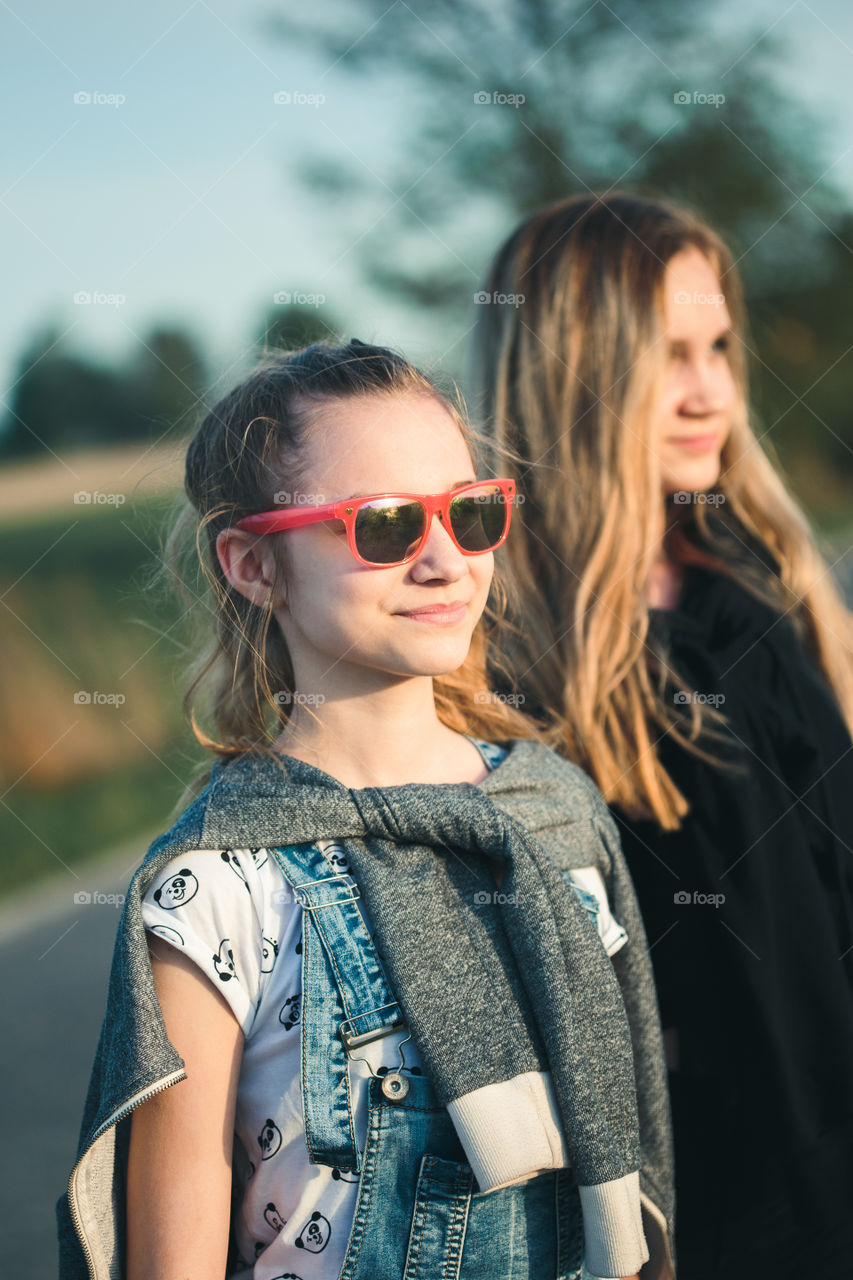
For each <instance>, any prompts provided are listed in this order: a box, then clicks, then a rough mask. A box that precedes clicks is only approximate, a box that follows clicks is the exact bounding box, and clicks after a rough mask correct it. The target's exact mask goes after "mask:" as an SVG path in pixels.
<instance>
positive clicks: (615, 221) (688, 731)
mask: <svg viewBox="0 0 853 1280" xmlns="http://www.w3.org/2000/svg"><path fill="white" fill-rule="evenodd" d="M691 247H694V248H696V249H698V250H699V251H700V252H701V253H702V254H704V256H705V257H706V258H707V259H708V261H709V262H710V264H711V265H712V267H713V268H714V270H715V271H716V274H717V277H718V279H719V280H720V281H721V284H722V287H723V288H724V290H725V298H726V304H727V307H728V310H729V313H730V316H731V320H732V333H731V341H730V343H729V360H730V363H731V368H732V374H733V378H734V381H735V384H736V387H737V407H736V410H735V412H734V413H733V416H732V422H731V430H730V433H729V437H728V439H727V441H726V443H725V446H724V448H723V451H722V458H721V464H722V465H721V475H720V479H719V482H718V484H717V485H716V486H715V491H716V492H719V493H720V494H721V495H723V497H722V500H721V501H720V502H719V504H718V505H714V504H711V503H706V504H702V505H699V504H693V505H691V506H689V507H688V506H682V507H672V506H670V507H669V509H668V511H667V510H666V509H665V508H664V505H663V503H662V499H661V493H662V486H661V476H660V471H659V465H658V463H657V460H656V458H655V454H654V450H653V449H652V448H651V447H650V444H651V440H652V429H653V425H654V415H655V412H656V405H657V403H658V395H659V389H660V386H661V378H662V375H663V369H664V362H665V359H666V355H667V352H666V343H665V342H664V341H663V281H664V274H665V272H666V268H667V265H668V263H669V261H670V259H671V258H672V257H673V256H674V255H675V254H677V253H679V252H680V251H682V250H684V249H687V248H691ZM483 289H484V293H485V294H486V295H488V296H489V297H490V299H491V300H492V301H491V304H490V305H481V306H479V307H478V308H477V310H478V323H477V328H476V335H475V343H474V378H475V390H476V392H477V393H479V397H480V402H481V404H480V408H481V410H482V416H483V419H484V422H485V426H486V430H487V432H488V434H489V435H490V437H491V438H492V439H493V440H495V442H496V443H497V444H499V445H500V446H501V447H502V448H504V449H506V450H511V451H512V453H513V454H514V455H515V456H516V457H517V459H518V462H517V464H516V467H515V475H516V479H517V482H518V486H519V493H520V495H521V496H522V499H523V505H522V506H521V507H520V509H519V514H520V516H521V517H522V518H521V519H519V520H518V521H517V525H518V527H517V528H516V530H515V537H514V539H513V542H512V546H511V547H510V548H509V552H508V557H509V561H510V566H511V569H512V570H513V573H514V576H515V578H516V580H517V583H518V591H519V593H520V596H519V598H520V609H521V615H520V616H521V618H523V624H524V625H523V627H522V628H520V629H519V630H518V631H517V632H515V633H513V636H512V647H511V653H510V654H509V655H508V656H509V657H510V658H511V663H512V666H513V668H514V671H515V679H516V681H517V682H519V683H520V684H521V685H522V686H523V687H525V688H527V689H528V690H530V691H531V693H532V695H533V697H534V699H535V701H536V702H538V704H539V705H540V706H541V707H542V709H543V710H544V711H546V712H547V713H548V714H549V715H550V716H551V717H552V720H553V722H554V724H555V725H556V727H557V729H558V731H559V735H560V738H561V744H562V745H561V749H563V750H564V751H565V752H566V754H567V755H568V756H569V757H570V758H571V759H573V760H575V761H576V762H577V763H578V764H580V765H581V766H582V767H583V768H585V769H586V770H587V771H588V772H590V773H591V774H592V776H593V777H594V778H595V780H596V781H597V783H598V785H599V787H600V788H601V790H602V791H603V793H604V795H605V797H606V799H607V800H608V802H611V803H615V804H618V805H619V807H620V808H621V809H622V810H623V811H624V812H625V813H626V814H627V815H629V816H630V817H633V818H654V819H656V820H657V821H658V823H660V825H661V826H662V827H663V828H665V829H674V828H677V827H678V826H679V825H680V820H681V818H682V817H683V816H684V814H685V813H686V812H687V809H688V804H687V800H686V798H685V796H684V795H682V793H681V792H680V791H679V790H678V788H677V787H676V785H675V783H674V782H673V780H672V778H671V777H670V776H669V774H668V773H667V771H666V770H665V769H664V767H663V764H662V763H661V760H660V758H659V755H658V751H657V749H656V742H657V741H658V740H659V739H660V737H661V736H662V735H663V734H664V733H670V734H672V736H673V737H674V738H675V739H676V740H677V741H678V742H680V743H681V745H682V746H684V747H685V748H686V749H688V750H692V751H695V752H696V753H698V754H700V755H705V758H713V757H708V756H707V754H706V750H705V748H703V747H702V746H700V745H699V744H698V743H697V738H698V737H699V735H700V733H703V732H704V734H705V736H704V737H703V742H704V744H705V747H707V744H708V743H709V742H713V739H714V733H715V730H718V729H719V726H720V723H721V716H720V714H719V713H718V712H716V711H715V710H714V709H713V708H709V707H708V706H703V705H702V704H699V703H697V702H695V701H694V702H692V703H691V704H690V708H689V718H688V719H687V720H685V719H684V718H681V717H680V716H679V715H677V714H676V713H675V712H674V710H673V702H672V700H671V694H670V700H667V697H666V695H665V689H666V687H667V682H669V683H670V687H671V685H672V684H675V686H676V687H677V688H679V689H681V690H685V689H686V686H685V684H684V682H683V680H682V679H681V677H680V676H679V675H678V673H677V672H676V671H673V670H671V668H670V666H669V664H668V663H667V660H666V655H665V654H664V653H663V652H659V651H658V650H657V649H656V648H655V647H653V646H652V645H651V644H650V639H651V638H650V637H649V612H648V604H647V603H646V599H645V588H646V583H647V580H648V577H649V572H650V569H651V567H652V565H653V563H654V561H655V559H656V557H657V555H658V554H659V551H660V547H661V539H662V537H663V540H664V542H663V545H664V547H665V549H666V551H667V553H668V555H669V556H670V557H671V558H672V559H674V560H676V561H679V562H681V563H698V564H703V565H705V566H706V567H709V568H712V569H714V570H716V571H717V572H719V573H721V574H726V575H728V576H730V577H733V578H737V580H738V581H740V582H741V583H742V584H743V585H744V586H745V587H746V588H747V589H748V590H750V591H751V592H752V593H753V594H754V595H755V596H757V597H758V598H759V599H761V600H763V601H764V602H765V603H767V604H770V605H771V606H772V607H773V608H775V609H776V610H778V611H779V612H780V613H785V612H790V616H791V618H792V619H793V621H794V623H795V625H796V626H797V627H798V629H799V631H800V633H801V635H802V638H803V640H804V642H805V643H806V645H807V647H808V649H809V650H810V652H811V653H812V655H813V657H814V658H815V660H816V662H817V663H818V664H819V666H820V668H821V670H822V671H823V673H824V675H825V676H826V678H827V680H828V681H829V683H830V685H831V687H832V688H833V689H834V691H835V693H836V696H837V698H838V701H839V704H840V706H841V709H842V712H843V714H844V717H845V719H846V721H847V724H848V726H849V727H850V729H851V732H853V662H851V656H853V616H851V614H850V613H849V611H848V610H847V609H846V608H845V607H844V605H843V603H842V601H841V599H840V596H839V593H838V592H837V590H836V588H835V586H834V584H833V582H832V580H831V578H830V576H829V572H828V570H827V567H826V564H825V562H824V560H823V558H822V556H821V555H820V553H819V551H818V549H817V547H816V544H815V541H814V538H813V536H812V533H811V531H810V528H809V524H808V521H807V520H806V517H805V516H804V514H803V512H802V511H801V510H800V508H799V506H798V505H797V503H796V502H795V501H794V499H793V498H792V497H791V495H790V493H789V492H788V490H787V489H786V487H785V484H784V483H783V481H782V479H781V477H780V475H779V474H778V471H777V470H776V469H775V467H774V465H773V464H772V463H771V461H770V460H769V458H768V457H767V455H766V454H765V453H764V451H763V450H762V448H761V447H760V445H759V442H758V440H757V439H756V436H755V434H754V433H753V431H752V429H751V426H750V422H749V414H748V409H747V405H748V398H747V370H746V361H745V357H744V345H745V343H744V333H745V323H746V320H745V314H744V306H743V295H742V288H741V284H740V280H739V278H738V272H737V270H736V267H735V264H734V261H733V258H732V255H731V253H730V252H729V250H728V249H727V248H726V246H725V244H724V243H723V241H722V240H721V239H720V237H719V236H718V235H716V233H715V232H714V231H713V230H711V228H710V227H708V226H707V225H706V224H705V223H703V222H702V221H701V220H700V219H699V218H697V217H696V216H694V215H693V214H692V213H691V212H689V211H688V210H687V209H685V208H682V207H680V206H678V205H675V204H673V203H670V202H669V201H667V202H664V201H651V200H646V199H642V198H640V197H637V196H633V195H631V194H630V193H622V192H616V193H613V194H608V195H606V196H594V195H593V196H580V197H574V198H571V199H568V200H563V201H560V202H559V203H557V204H554V205H551V206H549V207H548V208H546V209H544V210H542V211H541V212H539V213H537V214H535V215H534V216H533V217H531V218H529V219H527V220H526V221H525V222H523V223H522V224H521V225H520V226H518V227H517V228H516V230H515V231H514V232H513V234H512V235H511V236H510V237H509V239H508V240H507V241H506V242H505V243H504V245H503V246H502V248H501V249H500V250H499V252H498V253H497V255H496V257H495V258H494V260H493V262H492V264H491V267H490V268H489V271H488V275H487V278H486V280H485V282H484V284H483ZM503 466H504V471H506V472H507V474H513V472H512V470H508V468H507V466H506V464H503ZM745 548H749V551H748V554H745V553H744V549H745Z"/></svg>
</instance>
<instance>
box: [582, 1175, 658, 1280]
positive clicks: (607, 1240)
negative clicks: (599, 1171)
mask: <svg viewBox="0 0 853 1280" xmlns="http://www.w3.org/2000/svg"><path fill="white" fill-rule="evenodd" d="M578 1191H579V1192H580V1199H581V1211H582V1213H583V1234H584V1266H585V1267H586V1269H587V1271H589V1272H590V1273H591V1274H592V1275H594V1276H596V1277H600V1280H605V1277H611V1276H633V1275H635V1274H636V1273H637V1272H638V1271H639V1270H640V1267H641V1266H642V1265H643V1263H644V1262H647V1261H648V1258H649V1250H648V1248H647V1246H646V1237H645V1235H644V1234H643V1216H642V1212H641V1207H640V1175H639V1172H637V1173H626V1174H625V1176H624V1177H623V1178H614V1179H613V1181H612V1182H600V1183H598V1184H597V1185H595V1186H592V1187H578Z"/></svg>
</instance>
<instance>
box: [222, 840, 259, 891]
mask: <svg viewBox="0 0 853 1280" xmlns="http://www.w3.org/2000/svg"><path fill="white" fill-rule="evenodd" d="M219 856H220V857H221V859H222V861H223V862H224V863H225V865H226V866H228V867H230V868H231V870H232V871H233V872H234V874H235V875H236V876H239V877H240V879H241V880H242V881H243V884H244V885H245V886H246V888H247V889H249V882H248V880H247V879H246V873H245V871H244V870H243V868H242V867H241V866H240V863H239V862H238V861H237V859H236V858H235V857H234V854H233V853H232V852H231V850H230V849H226V850H225V851H224V852H223V853H221V854H220V855H219ZM249 891H250V892H251V890H249Z"/></svg>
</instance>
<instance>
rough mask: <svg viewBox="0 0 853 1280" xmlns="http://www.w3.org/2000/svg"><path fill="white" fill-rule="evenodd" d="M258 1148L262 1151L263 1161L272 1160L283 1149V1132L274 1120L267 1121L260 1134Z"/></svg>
mask: <svg viewBox="0 0 853 1280" xmlns="http://www.w3.org/2000/svg"><path fill="white" fill-rule="evenodd" d="M258 1146H259V1147H260V1149H261V1159H262V1160H271V1159H272V1158H273V1156H274V1155H275V1154H276V1152H277V1151H279V1150H280V1148H281V1130H280V1129H279V1127H278V1125H277V1124H276V1122H275V1121H274V1120H267V1122H266V1124H265V1125H264V1127H263V1129H261V1132H260V1133H259V1134H258Z"/></svg>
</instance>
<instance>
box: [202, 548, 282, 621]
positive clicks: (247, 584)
mask: <svg viewBox="0 0 853 1280" xmlns="http://www.w3.org/2000/svg"><path fill="white" fill-rule="evenodd" d="M216 555H217V558H218V560H219V564H220V566H221V568H222V572H223V574H224V575H225V577H226V578H227V580H228V581H229V582H230V584H231V586H232V587H233V588H234V590H235V591H239V592H240V594H241V595H243V596H245V597H246V599H247V600H251V602H252V604H256V605H258V606H259V607H260V608H265V607H267V606H269V605H270V604H272V607H273V608H278V607H279V605H281V604H283V603H284V591H283V589H282V587H281V585H279V587H278V588H277V590H276V598H275V599H274V600H273V599H272V591H273V583H274V581H275V561H274V559H273V551H272V548H271V547H269V546H267V545H264V537H263V535H262V534H257V533H249V532H248V530H245V529H223V530H222V531H221V532H220V533H219V535H218V536H217V539H216Z"/></svg>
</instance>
